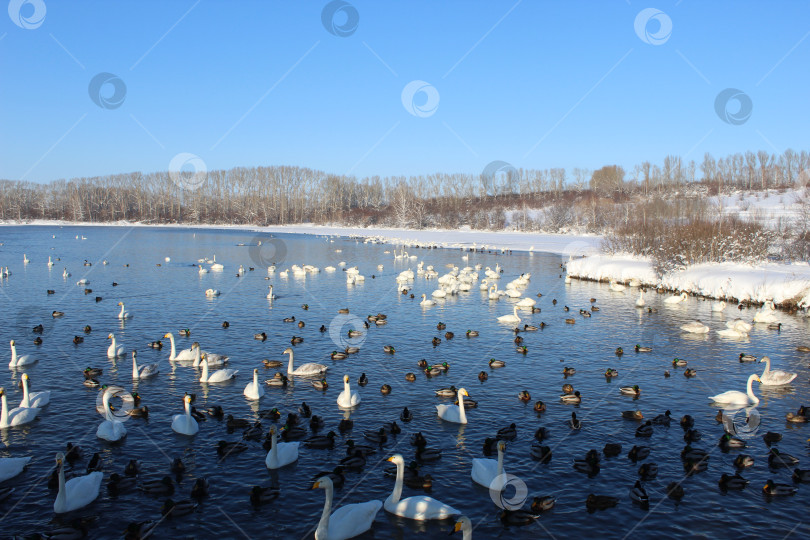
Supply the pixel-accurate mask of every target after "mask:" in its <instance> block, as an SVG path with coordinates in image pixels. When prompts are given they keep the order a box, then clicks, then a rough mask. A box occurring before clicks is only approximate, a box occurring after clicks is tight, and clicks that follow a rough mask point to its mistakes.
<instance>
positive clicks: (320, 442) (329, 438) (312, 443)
mask: <svg viewBox="0 0 810 540" xmlns="http://www.w3.org/2000/svg"><path fill="white" fill-rule="evenodd" d="M304 446H306V447H308V448H319V449H326V448H334V446H335V432H334V431H330V432H329V433H327V434H326V435H313V436H311V437H309V438H308V439H307V440H305V441H304Z"/></svg>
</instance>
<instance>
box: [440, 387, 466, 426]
mask: <svg viewBox="0 0 810 540" xmlns="http://www.w3.org/2000/svg"><path fill="white" fill-rule="evenodd" d="M457 395H458V405H447V404H444V403H442V404H440V405H436V412H437V413H438V415H439V418H441V419H442V420H446V421H448V422H453V423H456V424H466V423H467V414H466V413H465V411H464V398H463V396H467V397H469V396H470V394H468V393H467V391H466V390H465V389H464V388H459V389H458V394H457Z"/></svg>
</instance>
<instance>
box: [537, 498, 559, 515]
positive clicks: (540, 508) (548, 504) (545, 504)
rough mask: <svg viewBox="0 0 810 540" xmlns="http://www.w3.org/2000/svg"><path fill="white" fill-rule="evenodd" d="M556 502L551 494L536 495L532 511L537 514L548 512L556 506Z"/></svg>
mask: <svg viewBox="0 0 810 540" xmlns="http://www.w3.org/2000/svg"><path fill="white" fill-rule="evenodd" d="M555 502H556V499H555V498H554V497H552V496H551V495H546V496H544V497H534V498H533V499H532V505H531V511H532V512H533V513H535V514H540V513H542V512H547V511H549V510H551V509H552V508H554V503H555Z"/></svg>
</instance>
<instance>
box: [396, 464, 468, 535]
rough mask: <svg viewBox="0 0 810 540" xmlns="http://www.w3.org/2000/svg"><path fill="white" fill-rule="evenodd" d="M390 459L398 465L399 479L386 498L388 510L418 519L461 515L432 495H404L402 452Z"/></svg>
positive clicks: (398, 514)
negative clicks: (405, 496)
mask: <svg viewBox="0 0 810 540" xmlns="http://www.w3.org/2000/svg"><path fill="white" fill-rule="evenodd" d="M388 461H391V462H393V463H394V464H396V466H397V480H396V483H395V484H394V491H393V492H392V493H391V495H389V496H388V498H387V499H385V503H384V505H383V506H384V507H385V511H386V512H390V513H392V514H394V515H397V516H401V517H404V518H409V519H415V520H417V521H425V520H428V519H446V518H449V517H452V516H458V515H461V512H459V511H458V510H456V509H455V508H453V507H452V506H449V505H447V504H444V503H443V502H441V501H437V500H436V499H434V498H432V497H426V496H424V495H414V496H413V497H408V498H407V499H401V497H402V483H403V481H404V478H405V460H404V459H403V458H402V456H401V455H400V454H394V455H393V456H391V457H390V458H388Z"/></svg>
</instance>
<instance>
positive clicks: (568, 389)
mask: <svg viewBox="0 0 810 540" xmlns="http://www.w3.org/2000/svg"><path fill="white" fill-rule="evenodd" d="M562 391H563V394H573V393H574V386H573V385H571V384H569V383H565V384H564V385H562Z"/></svg>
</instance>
